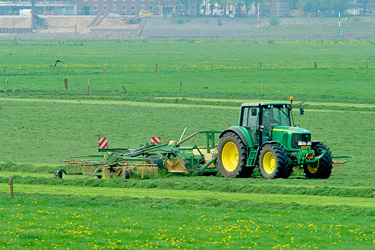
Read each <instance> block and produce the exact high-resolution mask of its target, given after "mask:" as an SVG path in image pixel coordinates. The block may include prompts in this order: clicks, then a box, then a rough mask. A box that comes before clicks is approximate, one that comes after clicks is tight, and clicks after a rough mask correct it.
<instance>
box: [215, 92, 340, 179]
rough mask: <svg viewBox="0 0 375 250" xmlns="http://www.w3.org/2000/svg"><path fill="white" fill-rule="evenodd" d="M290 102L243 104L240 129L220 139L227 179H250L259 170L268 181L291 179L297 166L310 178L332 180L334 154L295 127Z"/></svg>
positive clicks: (220, 155) (220, 158)
mask: <svg viewBox="0 0 375 250" xmlns="http://www.w3.org/2000/svg"><path fill="white" fill-rule="evenodd" d="M290 100H291V103H290V104H289V103H244V104H242V106H241V112H240V120H239V125H238V126H231V127H230V128H229V129H227V130H225V131H223V132H222V133H221V134H220V137H219V138H220V142H219V146H218V154H217V158H218V167H219V170H220V172H221V174H222V175H223V176H224V177H228V178H237V177H242V178H248V177H250V176H251V174H252V173H253V170H254V168H255V167H256V166H258V167H259V170H260V173H261V174H262V176H263V177H264V178H266V179H275V178H288V177H289V176H290V174H291V173H292V171H293V168H294V167H295V166H301V167H303V168H304V172H305V173H306V176H307V177H308V178H322V179H327V178H329V176H330V175H331V172H332V164H333V162H332V155H331V152H330V150H329V148H328V147H327V146H326V145H325V144H323V143H322V142H321V141H311V132H310V131H308V130H306V129H303V128H300V127H298V126H292V123H293V116H292V112H291V111H292V102H293V98H292V97H291V99H290ZM300 113H301V115H303V113H304V110H303V108H300Z"/></svg>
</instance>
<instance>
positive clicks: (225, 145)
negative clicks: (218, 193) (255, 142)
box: [217, 132, 251, 178]
mask: <svg viewBox="0 0 375 250" xmlns="http://www.w3.org/2000/svg"><path fill="white" fill-rule="evenodd" d="M217 155H218V157H217V161H218V167H219V170H220V173H221V174H222V175H223V176H224V177H227V178H237V177H249V176H250V175H249V173H248V171H247V168H246V160H247V159H246V156H247V154H246V146H245V144H244V143H243V141H242V140H241V138H240V137H239V136H238V135H237V134H235V133H233V132H228V133H225V134H224V135H223V136H222V137H221V140H220V142H219V146H218V153H217ZM250 174H251V173H250Z"/></svg>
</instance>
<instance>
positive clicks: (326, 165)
mask: <svg viewBox="0 0 375 250" xmlns="http://www.w3.org/2000/svg"><path fill="white" fill-rule="evenodd" d="M311 148H312V149H313V150H314V152H315V155H320V154H322V151H323V150H325V151H326V153H325V154H324V156H323V157H322V158H320V159H319V160H318V161H317V162H315V163H312V164H306V165H304V166H303V170H304V171H305V174H306V177H307V178H320V179H327V178H329V177H330V176H331V173H332V164H333V162H332V155H331V151H330V150H329V148H328V147H327V145H325V144H323V143H317V144H313V145H312V147H311Z"/></svg>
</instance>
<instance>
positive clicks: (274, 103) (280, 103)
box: [241, 102, 290, 107]
mask: <svg viewBox="0 0 375 250" xmlns="http://www.w3.org/2000/svg"><path fill="white" fill-rule="evenodd" d="M259 105H260V106H268V105H274V106H279V105H290V103H287V102H261V103H259V102H248V103H243V104H242V105H241V107H255V106H256V107H257V106H259Z"/></svg>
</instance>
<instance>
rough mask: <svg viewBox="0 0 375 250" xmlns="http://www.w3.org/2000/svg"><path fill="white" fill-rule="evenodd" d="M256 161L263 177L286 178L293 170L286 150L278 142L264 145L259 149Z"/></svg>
mask: <svg viewBox="0 0 375 250" xmlns="http://www.w3.org/2000/svg"><path fill="white" fill-rule="evenodd" d="M258 162H259V170H260V172H261V174H262V176H263V177H264V178H265V179H276V178H288V177H289V176H290V174H291V173H292V171H293V167H292V166H290V165H289V157H288V154H287V152H286V150H285V149H284V148H283V147H282V146H280V145H279V144H269V145H265V146H264V147H263V148H262V149H261V151H260V154H259V161H258Z"/></svg>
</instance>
